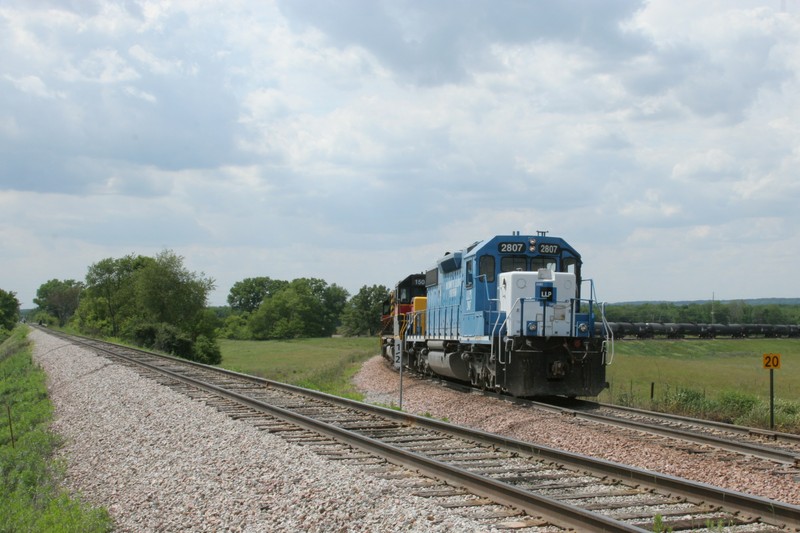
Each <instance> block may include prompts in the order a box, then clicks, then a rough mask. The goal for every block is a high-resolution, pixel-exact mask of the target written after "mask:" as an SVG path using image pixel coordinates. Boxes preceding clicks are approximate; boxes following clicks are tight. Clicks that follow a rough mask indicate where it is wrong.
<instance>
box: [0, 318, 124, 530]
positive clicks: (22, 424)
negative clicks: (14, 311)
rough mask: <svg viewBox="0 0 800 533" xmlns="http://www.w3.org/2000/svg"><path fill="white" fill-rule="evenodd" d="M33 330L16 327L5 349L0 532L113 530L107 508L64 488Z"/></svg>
mask: <svg viewBox="0 0 800 533" xmlns="http://www.w3.org/2000/svg"><path fill="white" fill-rule="evenodd" d="M27 331H28V328H27V327H26V326H22V327H18V328H16V329H15V330H14V331H13V332H12V334H11V336H10V337H9V338H8V339H6V340H5V341H4V342H3V343H2V345H0V481H2V487H3V490H2V491H0V532H17V531H52V532H65V533H66V532H84V531H87V532H95V531H110V530H111V520H110V518H109V516H108V513H107V512H106V511H105V510H104V509H92V508H90V507H89V506H88V505H86V504H85V503H83V502H81V501H80V500H79V499H76V498H73V497H71V496H70V495H69V494H68V493H67V492H66V491H65V490H64V489H62V488H61V487H60V481H61V480H62V479H63V473H64V465H63V463H61V462H59V461H56V460H55V459H54V457H53V455H54V453H55V451H56V449H57V447H58V446H59V443H60V441H59V438H58V436H57V435H55V434H54V433H52V432H50V431H49V430H48V425H49V423H50V421H51V419H52V411H53V408H52V405H51V403H50V401H49V400H48V397H47V389H46V387H45V379H46V376H45V374H44V372H43V371H42V370H41V369H39V368H37V367H36V366H35V365H34V364H33V362H32V360H31V353H30V349H29V347H28V342H27V339H26V335H27ZM9 413H10V415H11V416H10V420H9ZM9 422H10V423H9ZM12 429H13V439H12Z"/></svg>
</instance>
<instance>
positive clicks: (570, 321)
mask: <svg viewBox="0 0 800 533" xmlns="http://www.w3.org/2000/svg"><path fill="white" fill-rule="evenodd" d="M585 286H588V291H587V292H588V297H586V298H582V297H581V292H582V288H584V287H585ZM596 312H597V313H599V315H600V320H599V322H598V328H597V329H598V331H596V328H595V320H596V316H595V313H596ZM382 318H383V331H382V334H381V353H382V354H383V356H384V357H386V358H387V359H388V360H389V361H391V362H392V364H393V365H394V366H395V368H399V367H400V365H401V364H402V365H404V367H406V368H409V369H411V370H414V371H416V372H419V373H422V374H428V375H437V376H440V377H443V378H447V379H452V380H456V381H460V382H465V383H470V384H471V385H473V386H476V387H480V388H483V389H490V390H495V391H497V392H502V393H506V394H510V395H512V396H519V397H534V396H550V395H558V396H568V397H574V396H596V395H597V394H599V393H600V392H601V391H602V390H603V389H604V388H606V387H607V386H608V384H607V383H606V372H605V370H606V369H605V367H606V365H607V364H609V363H610V359H609V353H612V352H613V349H609V344H610V342H613V336H612V334H611V332H610V330H608V328H607V327H604V326H603V324H605V320H604V318H603V313H602V306H601V305H598V304H597V303H596V302H595V299H594V285H593V282H592V281H591V280H583V279H582V278H581V258H580V255H579V254H578V252H576V251H575V250H574V249H573V248H572V247H571V246H570V245H569V244H567V243H566V242H565V241H564V240H563V239H561V238H557V237H548V236H547V235H546V233H544V232H538V233H537V235H520V234H519V232H514V233H513V234H512V235H498V236H495V237H492V238H490V239H488V240H483V241H477V242H475V243H473V244H472V245H470V246H468V247H467V248H465V249H463V250H460V251H457V252H453V253H447V254H445V255H444V256H443V257H441V258H440V259H439V260H438V261H437V262H436V265H435V266H434V267H433V268H431V269H430V270H428V271H427V272H425V273H420V274H412V275H410V276H408V277H406V278H405V279H403V280H402V281H400V282H399V283H398V284H397V286H396V287H395V288H394V290H392V291H390V295H389V298H388V299H387V301H386V302H385V304H384V310H383V317H382Z"/></svg>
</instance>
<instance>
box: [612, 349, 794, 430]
mask: <svg viewBox="0 0 800 533" xmlns="http://www.w3.org/2000/svg"><path fill="white" fill-rule="evenodd" d="M764 353H780V354H781V355H782V360H781V368H780V369H778V370H775V371H774V380H775V398H776V410H775V413H776V414H775V420H776V428H777V429H782V430H784V431H794V432H797V431H798V430H800V415H798V412H800V340H799V339H715V340H689V339H687V340H680V341H666V340H664V341H662V340H647V341H633V340H631V341H622V342H617V343H616V357H615V359H614V362H613V364H612V365H611V366H609V367H608V369H607V379H608V381H609V383H610V384H611V387H610V389H608V390H606V391H604V392H603V393H602V394H601V395H600V397H599V399H600V401H605V402H609V403H616V404H622V405H631V406H635V407H644V408H656V409H661V410H664V411H670V412H678V413H680V414H686V415H691V416H707V417H710V418H716V419H719V420H725V421H728V422H734V423H737V424H746V425H752V426H756V427H767V426H768V424H769V370H765V369H763V368H762V354H764ZM651 384H653V385H652V386H653V389H654V390H653V398H652V399H651V397H650V390H651Z"/></svg>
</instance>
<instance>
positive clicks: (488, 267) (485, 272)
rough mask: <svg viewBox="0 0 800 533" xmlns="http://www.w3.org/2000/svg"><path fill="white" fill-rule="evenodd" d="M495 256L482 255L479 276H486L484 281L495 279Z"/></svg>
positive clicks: (489, 281) (490, 281)
mask: <svg viewBox="0 0 800 533" xmlns="http://www.w3.org/2000/svg"><path fill="white" fill-rule="evenodd" d="M494 269H495V263H494V256H492V255H482V256H481V258H480V261H479V263H478V276H484V278H483V279H484V281H486V282H487V283H492V282H493V281H494Z"/></svg>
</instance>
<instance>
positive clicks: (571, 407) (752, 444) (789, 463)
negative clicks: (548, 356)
mask: <svg viewBox="0 0 800 533" xmlns="http://www.w3.org/2000/svg"><path fill="white" fill-rule="evenodd" d="M430 379H433V380H434V381H436V382H437V383H440V384H442V385H445V386H447V387H450V388H453V389H456V390H459V391H462V392H465V393H467V392H469V393H480V394H482V395H484V396H489V397H492V398H496V399H500V400H503V401H507V402H511V403H514V404H516V405H521V406H526V407H531V408H536V409H542V410H546V411H550V412H556V413H559V414H562V415H565V416H571V417H575V418H578V419H583V420H590V421H593V422H597V423H600V424H606V425H611V426H617V427H623V428H627V429H633V430H636V431H640V432H642V433H648V434H651V435H660V436H663V437H668V438H671V439H676V440H680V441H685V442H689V443H692V444H700V445H705V446H710V447H712V448H716V449H718V450H724V451H727V452H732V453H735V454H739V455H744V456H749V457H756V458H759V459H765V460H768V461H772V462H775V463H778V464H780V465H783V466H785V467H790V468H793V469H800V435H795V434H792V433H782V432H779V431H771V430H766V429H759V428H752V427H747V426H737V425H734V424H726V423H723V422H715V421H713V420H701V419H697V418H690V417H685V416H680V415H673V414H670V413H659V412H657V411H647V410H644V409H636V408H633V407H624V406H618V405H610V404H604V403H599V402H591V401H586V400H569V399H567V398H562V399H553V400H551V401H540V400H529V399H525V398H514V397H511V396H506V395H503V394H498V393H495V392H492V391H479V390H476V389H473V388H471V387H468V386H466V385H461V384H458V383H453V382H449V381H445V380H441V379H439V378H430ZM797 475H798V476H800V470H798V471H797Z"/></svg>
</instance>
